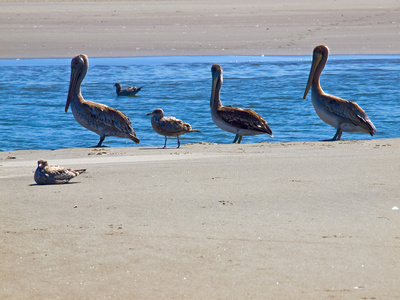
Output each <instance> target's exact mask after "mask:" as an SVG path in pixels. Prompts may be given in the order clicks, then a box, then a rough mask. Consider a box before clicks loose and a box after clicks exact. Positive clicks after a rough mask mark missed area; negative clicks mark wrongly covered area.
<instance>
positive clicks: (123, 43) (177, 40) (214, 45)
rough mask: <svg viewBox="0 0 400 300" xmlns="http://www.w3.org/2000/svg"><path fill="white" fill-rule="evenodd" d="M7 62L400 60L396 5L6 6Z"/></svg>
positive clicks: (2, 23) (2, 45)
mask: <svg viewBox="0 0 400 300" xmlns="http://www.w3.org/2000/svg"><path fill="white" fill-rule="evenodd" d="M0 8H1V9H0V58H35V57H41V58H60V57H68V58H69V57H73V56H75V55H77V54H79V53H84V54H86V55H88V56H89V58H90V57H121V56H123V57H131V56H164V55H311V53H312V50H313V48H314V47H315V46H317V45H319V44H325V45H327V46H328V47H330V49H331V54H400V38H399V32H400V25H399V22H398V15H399V6H398V3H397V2H396V1H387V0H384V1H379V3H378V2H376V1H372V0H368V1H364V2H363V3H362V7H360V4H359V2H356V3H352V1H346V0H338V1H333V2H320V3H318V2H310V3H308V2H298V1H293V0H285V1H279V2H276V1H275V2H274V1H261V0H258V1H239V0H233V1H229V0H222V1H218V2H215V1H211V0H205V1H189V0H184V1H173V0H170V1H126V2H120V1H116V2H108V1H85V0H84V1H81V2H75V1H22V0H17V1H0Z"/></svg>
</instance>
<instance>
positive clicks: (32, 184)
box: [29, 181, 80, 186]
mask: <svg viewBox="0 0 400 300" xmlns="http://www.w3.org/2000/svg"><path fill="white" fill-rule="evenodd" d="M77 183H80V181H74V182H66V183H46V184H37V183H31V184H30V185H29V186H46V185H53V186H54V185H70V184H77Z"/></svg>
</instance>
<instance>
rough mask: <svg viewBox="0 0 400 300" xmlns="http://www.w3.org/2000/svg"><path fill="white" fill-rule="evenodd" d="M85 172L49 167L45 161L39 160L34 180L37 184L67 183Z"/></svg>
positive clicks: (83, 170)
mask: <svg viewBox="0 0 400 300" xmlns="http://www.w3.org/2000/svg"><path fill="white" fill-rule="evenodd" d="M85 171H86V169H82V170H72V169H67V168H63V167H59V166H49V164H48V163H47V160H44V159H41V160H39V161H38V167H37V169H36V171H35V175H34V179H35V181H36V183H37V184H56V183H67V182H68V181H70V180H71V179H72V178H74V177H76V176H78V175H79V174H81V173H83V172H85Z"/></svg>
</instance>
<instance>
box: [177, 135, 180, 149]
mask: <svg viewBox="0 0 400 300" xmlns="http://www.w3.org/2000/svg"><path fill="white" fill-rule="evenodd" d="M176 138H177V139H178V147H177V148H179V147H180V146H181V142H180V141H179V136H177V137H176Z"/></svg>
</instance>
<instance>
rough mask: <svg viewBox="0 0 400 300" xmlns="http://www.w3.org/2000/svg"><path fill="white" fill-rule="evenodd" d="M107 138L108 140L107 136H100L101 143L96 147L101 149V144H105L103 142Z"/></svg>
mask: <svg viewBox="0 0 400 300" xmlns="http://www.w3.org/2000/svg"><path fill="white" fill-rule="evenodd" d="M105 138H106V136H105V135H101V136H100V141H99V143H98V144H97V145H96V146H95V147H101V144H102V143H103V141H104V139H105Z"/></svg>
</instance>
